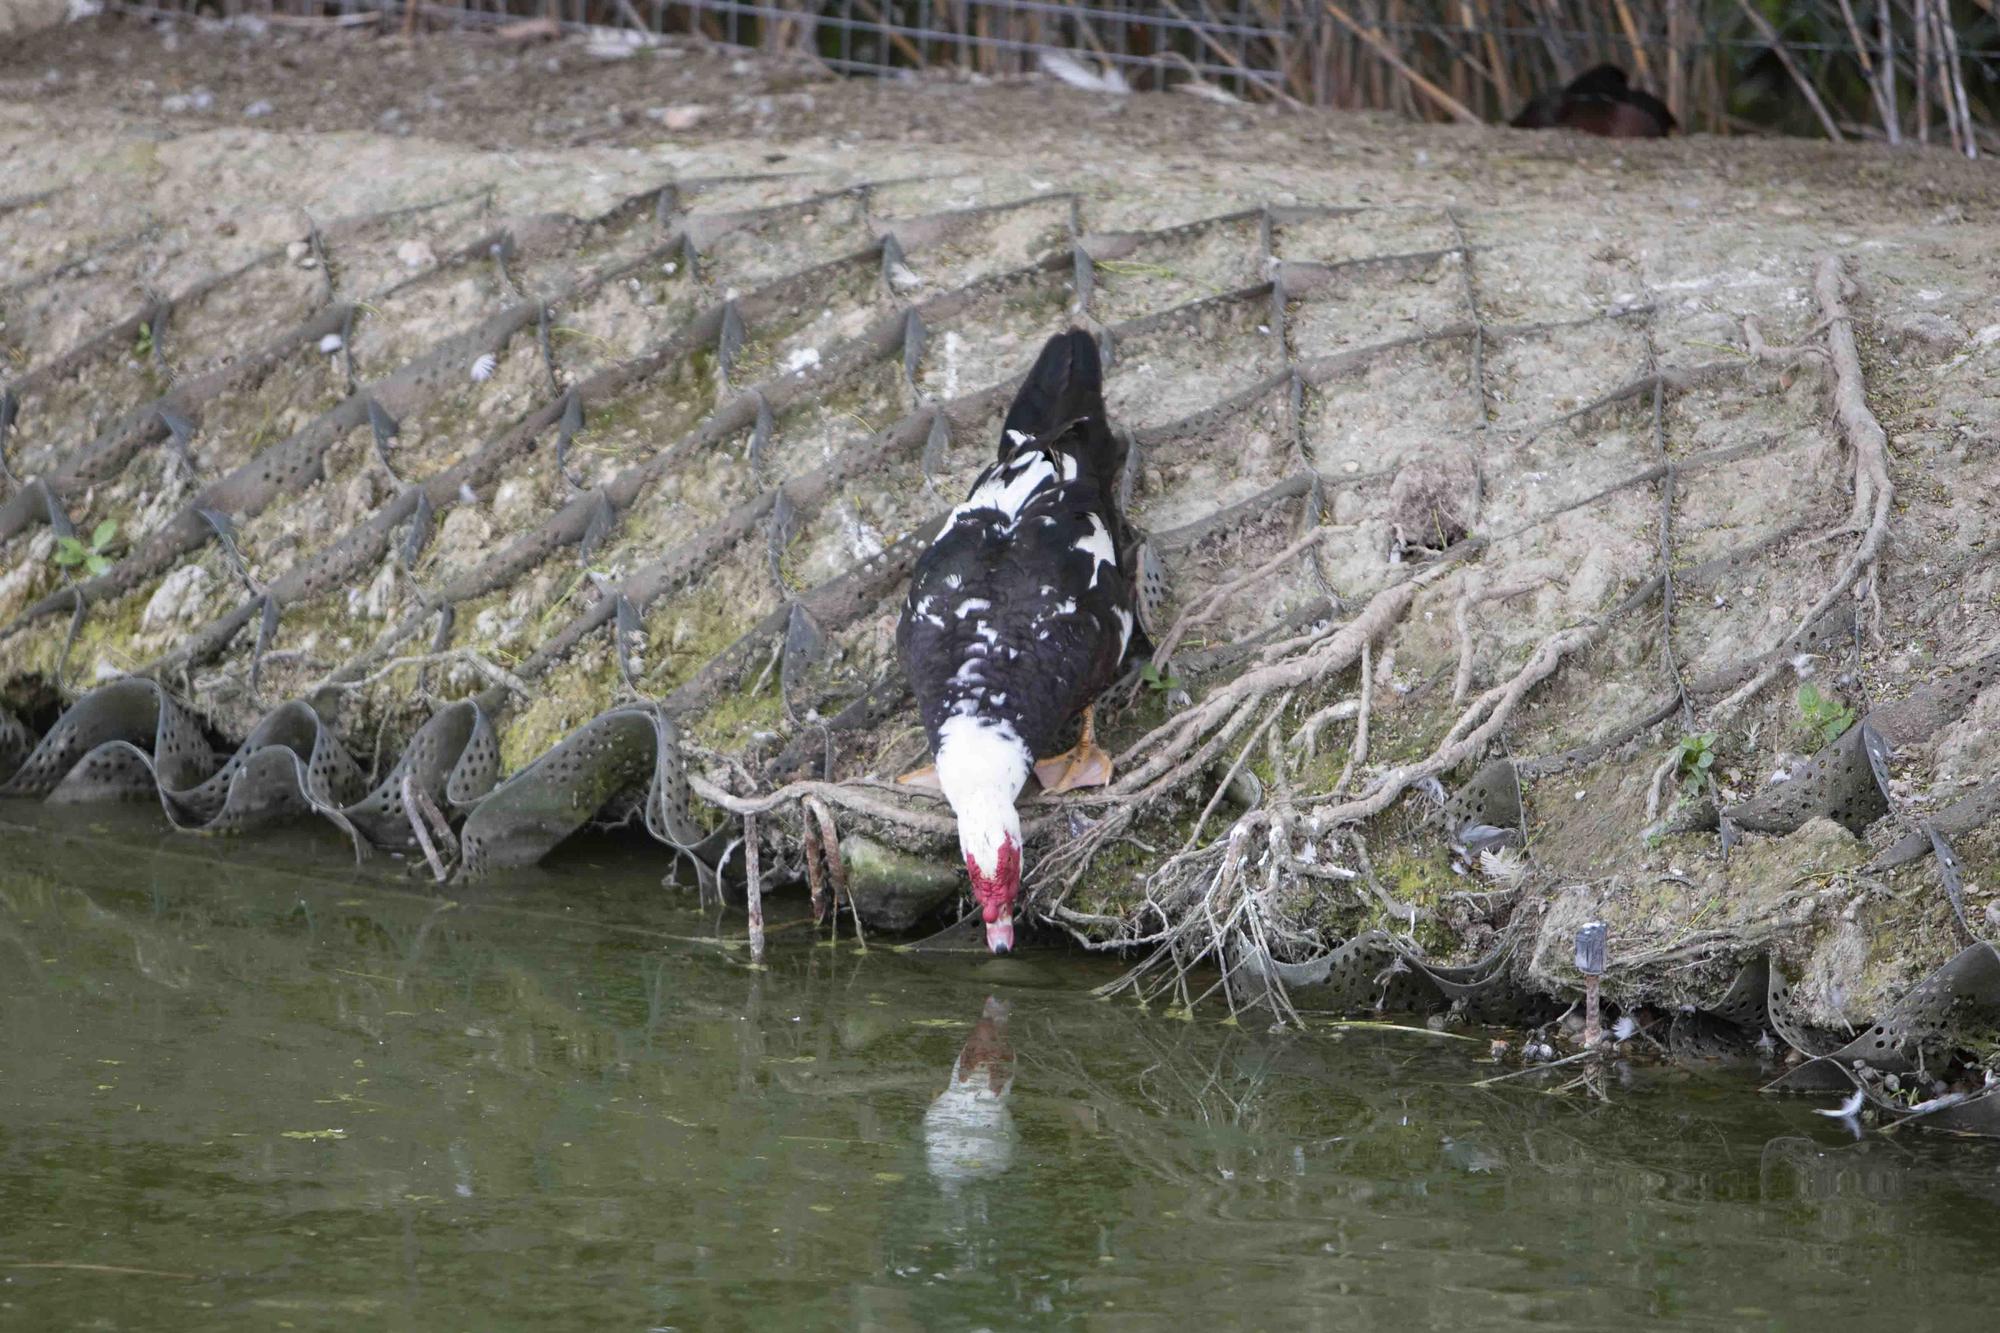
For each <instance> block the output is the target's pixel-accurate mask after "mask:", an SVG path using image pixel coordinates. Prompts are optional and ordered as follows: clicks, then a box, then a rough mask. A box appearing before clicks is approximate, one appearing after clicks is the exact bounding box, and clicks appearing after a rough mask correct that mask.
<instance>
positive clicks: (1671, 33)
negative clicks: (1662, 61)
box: [1665, 0, 1688, 125]
mask: <svg viewBox="0 0 2000 1333" xmlns="http://www.w3.org/2000/svg"><path fill="white" fill-rule="evenodd" d="M1665 91H1666V96H1667V110H1668V111H1669V112H1671V113H1672V114H1673V117H1674V119H1675V120H1678V121H1679V122H1680V123H1681V124H1682V125H1686V124H1687V123H1688V114H1687V67H1686V66H1685V65H1684V64H1682V62H1681V0H1667V86H1666V90H1665Z"/></svg>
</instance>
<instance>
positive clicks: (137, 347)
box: [132, 324, 153, 361]
mask: <svg viewBox="0 0 2000 1333" xmlns="http://www.w3.org/2000/svg"><path fill="white" fill-rule="evenodd" d="M152 354H153V326H152V325H151V324H141V325H140V326H139V336H138V338H137V339H136V340H135V341H134V342H133V343H132V355H134V356H136V357H138V358H139V359H140V360H141V361H144V360H145V359H146V358H147V357H149V356H151V355H152Z"/></svg>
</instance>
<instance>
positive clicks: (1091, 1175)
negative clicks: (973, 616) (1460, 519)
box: [0, 807, 2000, 1330]
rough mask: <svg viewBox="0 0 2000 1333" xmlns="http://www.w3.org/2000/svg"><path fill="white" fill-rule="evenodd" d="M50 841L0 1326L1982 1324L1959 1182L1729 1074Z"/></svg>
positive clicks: (602, 895) (4, 1091) (18, 1106)
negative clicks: (1586, 1081)
mask: <svg viewBox="0 0 2000 1333" xmlns="http://www.w3.org/2000/svg"><path fill="white" fill-rule="evenodd" d="M23 813H24V812H21V811H18V810H15V809H13V808H11V807H9V808H0V820H14V821H18V820H19V819H20V818H21V817H22V814H23ZM91 818H92V820H93V821H94V827H95V828H96V830H97V832H95V833H87V832H86V833H80V832H79V830H84V829H87V828H90V827H92V826H89V825H83V824H71V825H69V826H68V828H69V830H70V832H69V834H68V835H67V836H65V837H63V838H61V839H60V840H58V839H57V838H54V837H52V836H50V835H49V834H47V833H44V834H40V835H36V836H29V835H28V834H26V833H24V832H23V831H22V830H21V829H20V827H19V826H18V823H16V824H13V825H0V839H4V847H5V856H4V860H0V1006H4V1012H0V1326H4V1327H8V1328H14V1327H19V1328H43V1327H67V1326H81V1327H91V1328H149V1329H156V1328H227V1327H246V1328H247V1327H254V1328H326V1327H340V1328H375V1327H390V1328H421V1329H498V1328H520V1327H573V1328H605V1329H633V1330H640V1329H650V1328H660V1327H673V1328H683V1329H708V1328H729V1327H740V1326H744V1325H747V1324H749V1323H751V1322H752V1321H754V1322H756V1324H757V1325H758V1326H759V1327H762V1328H791V1327H863V1328H919V1327H921V1328H968V1327H979V1326H990V1327H1007V1326H1056V1325H1068V1326H1081V1327H1090V1328H1128V1327H1132V1328H1136V1327H1154V1326H1158V1325H1160V1324H1162V1323H1165V1322H1166V1321H1168V1320H1172V1321H1175V1322H1176V1323H1180V1324H1187V1323H1188V1322H1189V1321H1199V1326H1203V1327H1297V1326H1303V1327H1319V1328H1369V1327H1380V1328H1454V1329H1457V1328H1493V1327H1511V1326H1515V1325H1523V1326H1526V1325H1533V1326H1536V1327H1574V1328H1606V1327H1611V1326H1614V1325H1615V1324H1617V1323H1619V1322H1624V1321H1631V1320H1635V1319H1643V1318H1645V1317H1648V1316H1676V1317H1678V1318H1680V1319H1682V1320H1683V1321H1685V1322H1686V1323H1687V1324H1688V1325H1690V1326H1703V1327H1721V1328H1739V1327H1786V1328H1810V1329H1823V1328H1832V1327H1843V1326H1863V1325H1868V1326H1873V1327H1882V1326H1884V1325H1885V1323H1887V1322H1889V1321H1893V1324H1894V1326H1897V1327H1899V1328H1905V1329H1914V1328H1972V1327H1981V1326H1990V1315H1988V1313H1987V1304H1986V1302H1987V1300H1988V1299H1989V1298H1990V1297H1991V1295H1992V1273H1993V1268H1992V1265H1993V1261H1994V1256H1995V1254H1996V1253H2000V1151H1996V1150H1995V1149H1994V1148H1992V1147H1988V1146H1982V1145H1968V1144H1965V1143H1960V1142H1952V1141H1944V1140H1940V1139H1935V1138H1921V1137H1916V1136H1906V1137H1902V1138H1897V1139H1890V1138H1884V1137H1880V1136H1870V1137H1868V1138H1866V1139H1863V1140H1862V1141H1859V1142H1856V1141H1855V1140H1853V1139H1852V1138H1851V1137H1850V1136H1849V1135H1848V1134H1847V1133H1846V1132H1845V1131H1844V1130H1843V1129H1842V1128H1841V1127H1840V1126H1839V1125H1838V1124H1835V1123H1833V1122H1830V1121H1826V1120H1823V1119H1822V1118H1820V1117H1818V1116H1815V1115H1813V1114H1812V1113H1811V1109H1810V1107H1809V1106H1808V1105H1807V1104H1804V1103H1800V1102H1796V1101H1778V1100H1772V1099H1766V1098H1760V1097H1758V1096H1756V1095H1755V1094H1754V1093H1753V1092H1752V1091H1750V1089H1751V1088H1752V1087H1754V1084H1755V1071H1754V1070H1748V1069H1739V1070H1730V1071H1716V1072H1714V1073H1712V1074H1706V1075H1702V1076H1699V1077H1697V1076H1692V1075H1689V1074H1686V1073H1675V1072H1669V1071H1665V1070H1657V1069H1655V1070H1643V1069H1642V1070H1636V1071H1632V1072H1631V1074H1630V1077H1629V1081H1624V1082H1617V1081H1614V1083H1613V1085H1612V1087H1611V1089H1610V1091H1611V1097H1612V1101H1611V1102H1610V1104H1608V1105H1607V1104H1603V1103H1597V1102H1589V1101H1581V1100H1575V1099H1563V1098H1555V1097H1549V1096H1544V1095H1541V1094H1539V1093H1537V1092H1536V1091H1534V1090H1533V1089H1531V1088H1528V1087H1525V1086H1521V1085H1520V1084H1518V1083H1517V1084H1513V1085H1503V1086H1501V1087H1498V1088H1492V1089H1486V1090H1479V1089H1473V1088H1470V1087H1468V1084H1470V1083H1471V1082H1472V1081H1473V1080H1474V1079H1477V1078H1480V1077H1482V1076H1485V1075H1487V1074H1490V1073H1491V1072H1493V1070H1492V1067H1491V1066H1490V1065H1487V1064H1484V1063H1481V1061H1482V1060H1483V1058H1484V1056H1485V1054H1486V1043H1485V1042H1484V1040H1480V1041H1458V1040H1452V1039H1448V1038H1442V1037H1437V1036H1430V1035H1419V1034H1412V1033H1400V1032H1380V1031H1371V1030H1359V1029H1349V1030H1345V1031H1334V1030H1330V1029H1329V1030H1325V1031H1316V1032H1312V1033H1306V1034H1289V1035H1272V1034H1269V1033H1263V1032H1250V1031H1242V1030H1237V1029H1232V1028H1227V1027H1223V1026H1220V1025H1216V1024H1212V1023H1208V1024H1193V1025H1190V1024H1182V1023H1175V1022H1170V1021H1166V1020H1162V1019H1159V1018H1157V1017H1153V1018H1149V1017H1146V1016H1144V1015H1141V1014H1139V1013H1137V1012H1134V1011H1133V1010H1131V1009H1130V1008H1127V1007H1124V1006H1120V1005H1110V1004H1105V1003H1101V1002H1097V1001H1094V1000H1091V999H1089V998H1088V997H1087V996H1085V995H1083V994H1082V993H1081V992H1082V991H1083V989H1084V986H1085V984H1086V983H1088V982H1091V981H1094V980H1097V979H1101V978H1103V977H1105V976H1108V975H1110V974H1109V972H1107V971H1106V970H1105V969H1104V968H1102V967H1100V966H1098V965H1096V964H1094V963H1092V962H1089V961H1086V960H1079V959H1077V958H1075V957H1067V956H1047V957H1039V956H1035V955H1033V954H1028V955H1025V956H1023V957H1019V958H1015V959H999V960H989V959H983V958H967V957H948V958H938V957H915V956H911V955H908V954H897V953H893V952H891V951H889V950H887V949H884V948H880V947H878V948H876V949H874V950H872V951H870V952H868V953H867V954H866V955H863V954H860V953H858V952H856V951H854V950H853V949H851V948H848V947H842V948H839V949H833V948H828V947H812V946H811V945H810V944H809V943H808V940H807V937H806V934H805V932H804V931H803V930H802V929H800V928H797V927H793V928H789V929H786V928H782V927H781V928H780V929H778V930H777V931H776V933H775V935H774V957H773V960H772V962H771V965H770V967H769V969H768V970H767V971H763V972H758V971H753V970H751V969H749V968H748V967H747V966H746V965H745V959H744V958H743V956H742V954H741V953H740V952H739V951H737V950H735V949H734V948H732V947H728V945H727V944H726V941H727V940H728V939H729V938H730V936H731V934H732V932H733V930H734V929H735V925H734V923H725V924H724V925H722V926H721V927H718V926H717V924H716V923H715V922H713V921H711V920H709V919H707V918H705V917H703V916H701V915H699V914H697V913H695V912H693V911H691V910H688V908H687V906H686V905H685V903H684V902H683V901H682V900H679V899H677V898H674V897H666V896H663V895H662V893H661V891H660V890H659V889H658V888H657V887H656V886H653V885H651V884H650V883H648V882H647V881H646V880H645V879H643V878H641V877H640V876H638V875H636V874H634V873H632V872H631V870H630V864H631V863H630V862H626V863H625V865H626V867H627V868H626V869H624V870H622V871H621V870H619V869H617V868H616V867H615V866H611V865H609V864H608V862H607V861H606V860H605V859H600V860H599V862H598V864H597V865H595V866H593V864H592V862H591V861H590V860H589V859H587V858H576V859H573V860H571V861H570V862H569V864H568V865H566V866H565V867H563V868H561V869H560V870H559V871H558V872H554V873H551V874H548V875H546V876H538V877H537V878H536V879H534V880H533V881H532V882H530V883H526V884H522V885H515V886H510V887H506V888H497V887H496V888H485V889H476V890H472V889H461V890H456V891H455V896H456V902H455V903H444V902H441V901H439V900H437V899H432V898H427V897H426V896H424V895H423V894H421V893H418V892H413V891H410V890H408V889H405V888H400V887H397V886H395V885H393V884H385V882H384V881H383V880H382V879H381V878H380V877H379V874H378V875H375V876H366V875H350V874H345V873H333V874H327V873H322V872H317V871H316V872H315V873H312V874H303V873H299V871H298V870H297V869H296V867H298V866H301V865H333V866H338V865H339V864H340V863H339V862H338V861H337V860H333V859H319V857H318V856H317V855H316V854H314V853H310V852H307V851H302V850H298V849H286V848H282V847H279V846H277V845H275V844H272V843H270V842H269V841H258V842H253V843H249V844H242V845H232V844H206V843H200V842H195V841H192V840H189V839H186V838H158V837H154V836H151V835H150V834H147V835H145V836H142V837H138V838H136V840H135V839H134V837H133V835H132V834H131V833H130V829H131V828H133V827H140V828H147V827H150V825H148V824H146V823H145V822H144V821H141V822H140V823H139V824H137V825H134V824H133V823H132V822H131V820H130V819H126V818H124V817H122V816H121V822H120V828H121V829H122V830H124V832H122V833H120V834H119V836H116V837H113V836H107V835H106V834H105V833H104V830H105V828H106V825H105V824H104V822H103V819H102V817H101V816H95V815H94V816H92V817H91ZM134 818H136V816H135V817H134ZM321 850H322V851H324V852H336V851H337V850H338V849H337V848H332V847H330V846H327V845H324V844H322V845H321ZM217 851H220V852H222V853H224V854H225V856H226V859H225V860H222V861H220V862H218V861H215V860H210V859H203V858H205V857H209V856H212V855H214V854H215V853H216V852H217Z"/></svg>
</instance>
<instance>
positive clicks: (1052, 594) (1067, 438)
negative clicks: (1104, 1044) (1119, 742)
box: [896, 329, 1152, 953]
mask: <svg viewBox="0 0 2000 1333" xmlns="http://www.w3.org/2000/svg"><path fill="white" fill-rule="evenodd" d="M1124 463H1125V449H1124V446H1123V444H1122V443H1121V442H1120V441H1119V439H1118V438H1117V437H1116V436H1115V435H1113V434H1112V431H1111V426H1110V423H1109V422H1107V421H1106V420H1105V411H1104V379H1103V366H1102V363H1101V362H1100V361H1099V359H1098V354H1097V344H1096V343H1095V342H1093V341H1092V340H1091V337H1090V335H1089V334H1088V333H1086V332H1084V331H1083V330H1081V329H1071V330H1069V331H1068V332H1067V333H1062V334H1058V335H1057V336H1055V337H1053V338H1051V339H1049V341H1048V343H1047V345H1045V346H1044V347H1043V348H1042V352H1041V356H1040V358H1039V359H1038V360H1037V361H1036V362H1035V367H1034V369H1033V370H1031V371H1030V372H1029V373H1028V378H1027V380H1026V381H1025V382H1024V383H1023V384H1022V385H1021V388H1020V391H1019V392H1018V393H1017V394H1016V395H1015V397H1014V403H1013V406H1012V407H1011V408H1009V409H1008V412H1007V418H1006V420H1005V422H1004V423H1003V424H1002V427H1001V435H1000V450H999V456H998V458H997V459H996V461H995V462H994V463H993V464H992V465H991V466H990V467H988V468H987V469H986V470H985V471H984V472H982V473H980V474H979V479H978V480H977V481H975V482H974V483H973V485H972V490H971V492H970V493H969V494H968V495H967V496H966V498H965V502H964V503H963V504H961V505H959V506H958V507H957V508H956V509H954V510H952V511H951V516H950V517H949V518H947V519H946V520H945V523H944V526H943V527H942V528H941V529H940V530H939V531H938V535H937V539H936V540H935V541H934V542H932V543H931V546H930V549H929V550H927V551H926V552H924V554H923V556H922V557H921V558H920V559H919V560H918V561H917V567H916V571H915V573H914V574H913V575H912V576H911V579H910V594H909V597H908V599H907V600H906V601H905V603H904V605H903V618H902V621H901V623H900V624H899V625H898V626H897V628H896V648H897V652H898V654H899V655H900V656H901V658H902V661H903V670H904V672H905V673H906V674H907V675H908V677H909V680H910V686H911V689H912V691H913V692H914V693H915V695H916V698H917V707H918V709H919V711H920V713H921V714H922V717H923V723H924V732H925V735H926V736H927V737H928V738H929V741H930V751H931V756H932V758H933V759H934V760H935V764H934V766H933V767H932V768H929V769H923V770H920V771H918V772H916V773H911V774H906V775H905V776H904V778H903V779H902V780H903V781H906V782H910V781H919V782H921V781H930V780H935V782H936V784H937V785H938V786H939V787H940V788H941V789H942V790H943V792H944V795H945V799H946V800H947V801H949V802H950V803H951V808H952V813H953V814H954V815H956V816H957V819H958V841H959V848H960V850H961V851H962V852H963V853H964V854H965V868H966V871H967V873H969V874H970V875H971V877H972V892H973V897H974V899H975V900H976V901H977V902H978V904H979V908H980V915H981V916H982V917H983V918H984V920H985V923H986V943H987V947H988V948H990V949H991V950H992V951H993V952H995V953H1006V952H1008V951H1010V950H1011V949H1012V948H1013V947H1014V902H1015V899H1016V897H1017V896H1018V894H1019V892H1020V884H1021V819H1020V816H1019V815H1018V814H1017V813H1016V812H1015V810H1014V801H1015V798H1016V797H1018V796H1019V795H1020V793H1021V788H1022V787H1023V786H1024V785H1025V784H1026V782H1027V780H1028V774H1029V772H1030V771H1032V772H1033V773H1034V774H1035V775H1036V777H1037V778H1039V779H1040V781H1041V784H1042V786H1043V787H1044V788H1046V789H1048V790H1050V791H1067V790H1070V789H1072V788H1076V787H1087V786H1098V785H1102V784H1104V783H1107V782H1109V781H1110V780H1111V756H1110V755H1108V754H1106V753H1105V752H1104V751H1103V750H1102V749H1101V748H1099V746H1098V744H1097V738H1096V736H1095V735H1094V732H1093V727H1092V705H1093V704H1094V703H1095V701H1096V699H1097V696H1098V695H1099V694H1101V693H1102V692H1103V691H1104V689H1105V687H1106V686H1108V685H1110V684H1111V683H1112V682H1113V681H1114V680H1116V679H1117V678H1118V675H1119V670H1120V668H1121V666H1122V665H1123V664H1124V663H1125V662H1126V661H1127V659H1128V658H1131V657H1134V656H1136V655H1140V654H1148V653H1150V652H1151V651H1152V649H1151V645H1150V644H1149V643H1148V642H1147V639H1146V635H1145V632H1144V630H1143V629H1142V628H1141V627H1140V626H1139V623H1138V615H1137V596H1136V592H1135V588H1134V583H1135V579H1134V577H1133V576H1132V575H1131V572H1130V571H1132V569H1133V566H1132V564H1131V563H1130V561H1129V560H1128V556H1129V555H1130V554H1131V553H1132V551H1133V548H1134V545H1135V543H1134V539H1133V535H1132V532H1131V530H1130V529H1129V528H1128V527H1127V526H1126V523H1125V519H1124V516H1123V515H1122V514H1120V513H1119V512H1118V505H1117V495H1118V473H1119V469H1120V468H1122V467H1123V466H1124ZM1079 714H1081V715H1082V719H1083V724H1082V735H1081V737H1080V738H1079V739H1078V741H1077V743H1076V745H1075V747H1074V748H1073V749H1070V750H1069V751H1067V752H1065V753H1063V754H1060V755H1056V756H1055V757H1053V758H1046V759H1039V760H1038V756H1043V755H1048V754H1050V752H1051V751H1052V750H1053V749H1054V747H1055V745H1056V744H1057V741H1058V738H1059V737H1060V736H1061V735H1062V734H1063V732H1064V729H1065V728H1066V727H1067V726H1068V725H1069V723H1070V721H1071V719H1072V718H1075V717H1077V716H1078V715H1079Z"/></svg>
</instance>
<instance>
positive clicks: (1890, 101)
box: [1875, 0, 1903, 145]
mask: <svg viewBox="0 0 2000 1333" xmlns="http://www.w3.org/2000/svg"><path fill="white" fill-rule="evenodd" d="M1875 18H1876V22H1877V24H1879V25H1880V27H1881V29H1882V110H1883V114H1884V116H1886V117H1887V119H1886V121H1885V123H1884V128H1885V129H1887V130H1888V131H1889V142H1890V143H1892V144H1899V145H1900V144H1901V143H1902V142H1903V112H1902V108H1900V107H1898V106H1897V105H1896V25H1895V23H1894V22H1893V20H1894V19H1895V11H1894V10H1893V9H1891V8H1890V7H1889V0H1878V3H1877V4H1876V7H1875Z"/></svg>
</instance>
